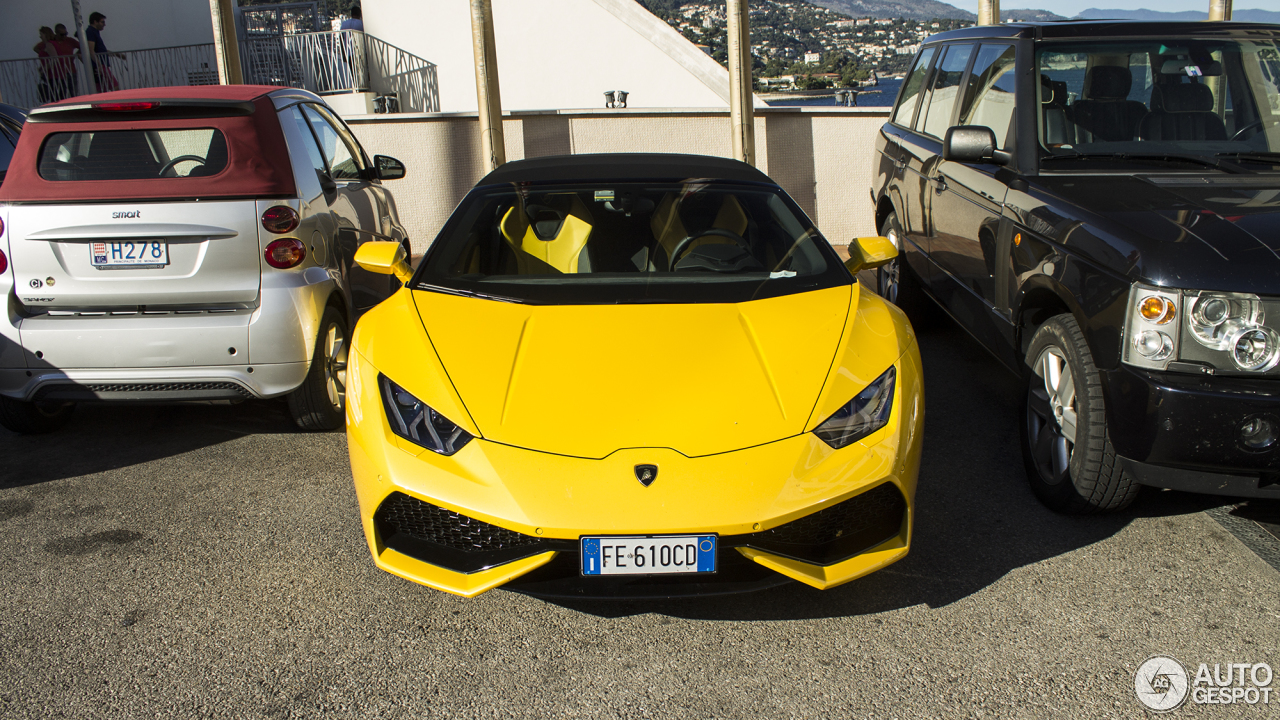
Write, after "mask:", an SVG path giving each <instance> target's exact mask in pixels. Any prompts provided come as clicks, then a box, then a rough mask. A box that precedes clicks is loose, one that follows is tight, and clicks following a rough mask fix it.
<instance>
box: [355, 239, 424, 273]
mask: <svg viewBox="0 0 1280 720" xmlns="http://www.w3.org/2000/svg"><path fill="white" fill-rule="evenodd" d="M355 261H356V264H357V265H359V266H360V267H362V268H364V269H365V270H368V271H369V272H371V273H378V274H379V275H395V276H396V279H397V280H399V281H400V282H404V283H407V282H409V278H411V277H413V270H412V269H410V267H409V261H408V257H407V256H406V255H405V252H404V245H401V244H400V243H398V242H392V241H390V240H373V241H370V242H367V243H365V244H363V245H361V246H360V247H359V248H358V249H357V250H356V256H355Z"/></svg>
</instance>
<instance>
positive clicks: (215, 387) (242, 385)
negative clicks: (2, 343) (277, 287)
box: [0, 362, 309, 402]
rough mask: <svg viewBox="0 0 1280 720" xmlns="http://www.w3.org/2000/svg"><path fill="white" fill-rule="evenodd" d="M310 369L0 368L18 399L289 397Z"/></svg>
mask: <svg viewBox="0 0 1280 720" xmlns="http://www.w3.org/2000/svg"><path fill="white" fill-rule="evenodd" d="M308 366H309V364H308V363H305V362H298V363H278V364H268V365H252V366H242V365H235V366H221V367H218V366H209V367H177V368H174V367H158V368H86V369H67V368H44V369H41V368H31V369H0V395H4V396H6V397H11V398H14V399H16V400H72V401H101V400H105V401H116V400H124V401H135V402H136V401H143V402H147V401H150V402H173V401H184V400H244V399H248V398H269V397H275V396H278V395H283V394H285V393H288V392H290V391H292V390H293V389H294V388H296V387H298V386H299V385H301V384H302V381H303V379H304V378H306V376H307V369H308Z"/></svg>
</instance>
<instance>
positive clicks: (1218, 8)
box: [1209, 0, 1231, 22]
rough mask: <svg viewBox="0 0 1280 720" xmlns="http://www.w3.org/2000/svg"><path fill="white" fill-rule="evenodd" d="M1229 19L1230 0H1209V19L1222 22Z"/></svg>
mask: <svg viewBox="0 0 1280 720" xmlns="http://www.w3.org/2000/svg"><path fill="white" fill-rule="evenodd" d="M1230 19H1231V0H1209V21H1210V22H1222V21H1223V20H1230Z"/></svg>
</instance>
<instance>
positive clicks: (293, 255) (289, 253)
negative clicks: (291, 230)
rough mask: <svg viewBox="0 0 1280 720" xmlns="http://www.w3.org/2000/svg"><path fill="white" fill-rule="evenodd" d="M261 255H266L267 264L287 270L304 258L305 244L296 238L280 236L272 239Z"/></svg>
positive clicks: (305, 253) (305, 252)
mask: <svg viewBox="0 0 1280 720" xmlns="http://www.w3.org/2000/svg"><path fill="white" fill-rule="evenodd" d="M263 255H264V256H266V258H267V264H268V265H270V266H271V267H273V268H276V269H279V270H288V269H289V268H291V267H296V266H297V265H298V263H300V262H302V261H303V260H304V259H306V257H307V246H306V245H303V244H302V241H301V240H299V239H297V238H280V239H279V240H272V241H271V244H270V245H268V246H267V250H266V252H264V253H263Z"/></svg>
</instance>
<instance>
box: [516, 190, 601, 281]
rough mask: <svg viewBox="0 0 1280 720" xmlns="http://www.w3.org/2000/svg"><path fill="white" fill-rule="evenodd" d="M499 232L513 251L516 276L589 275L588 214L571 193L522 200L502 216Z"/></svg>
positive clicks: (589, 222)
mask: <svg viewBox="0 0 1280 720" xmlns="http://www.w3.org/2000/svg"><path fill="white" fill-rule="evenodd" d="M499 229H500V230H501V232H502V237H503V239H504V240H506V242H507V244H508V245H509V246H511V249H512V250H514V251H515V255H516V267H517V273H518V274H520V275H550V274H557V273H559V274H564V273H580V272H591V258H590V257H589V256H588V254H587V242H588V241H589V240H590V239H591V213H590V212H589V211H588V210H587V208H586V206H585V205H583V204H582V201H581V200H580V199H578V196H577V194H575V193H557V194H554V195H544V196H542V197H540V198H538V199H537V201H530V202H525V201H523V200H522V201H520V202H518V203H516V204H515V205H513V206H512V207H511V209H510V210H508V211H507V212H506V214H505V215H503V217H502V222H500V223H499Z"/></svg>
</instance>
